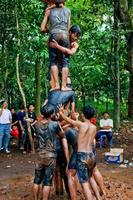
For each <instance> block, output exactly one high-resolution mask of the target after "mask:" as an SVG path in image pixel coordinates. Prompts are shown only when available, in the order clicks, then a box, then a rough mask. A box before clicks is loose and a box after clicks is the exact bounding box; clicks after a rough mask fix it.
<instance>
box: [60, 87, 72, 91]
mask: <svg viewBox="0 0 133 200" xmlns="http://www.w3.org/2000/svg"><path fill="white" fill-rule="evenodd" d="M61 90H62V91H71V90H72V88H70V87H62V88H61Z"/></svg>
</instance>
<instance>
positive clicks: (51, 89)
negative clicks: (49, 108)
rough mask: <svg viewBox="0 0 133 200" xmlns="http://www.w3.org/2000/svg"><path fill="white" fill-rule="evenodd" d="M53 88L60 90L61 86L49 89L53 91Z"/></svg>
mask: <svg viewBox="0 0 133 200" xmlns="http://www.w3.org/2000/svg"><path fill="white" fill-rule="evenodd" d="M53 90H60V87H55V88H51V89H50V90H49V91H50V92H51V91H53Z"/></svg>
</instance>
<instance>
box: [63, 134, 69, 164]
mask: <svg viewBox="0 0 133 200" xmlns="http://www.w3.org/2000/svg"><path fill="white" fill-rule="evenodd" d="M62 145H63V150H64V153H65V157H66V160H67V163H69V150H68V143H67V139H66V138H65V137H64V138H63V139H62Z"/></svg>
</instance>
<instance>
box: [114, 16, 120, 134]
mask: <svg viewBox="0 0 133 200" xmlns="http://www.w3.org/2000/svg"><path fill="white" fill-rule="evenodd" d="M114 32H115V34H114V128H115V129H117V130H118V129H119V128H120V66H119V27H118V19H117V16H116V14H115V12H114Z"/></svg>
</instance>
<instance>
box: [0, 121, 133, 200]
mask: <svg viewBox="0 0 133 200" xmlns="http://www.w3.org/2000/svg"><path fill="white" fill-rule="evenodd" d="M132 125H133V124H132V123H131V124H127V122H125V123H123V126H122V129H121V130H120V133H119V134H117V133H114V145H115V147H121V148H124V159H125V160H128V161H129V162H133V148H132V144H133V132H132ZM11 150H12V153H11V154H10V155H5V154H4V153H1V154H0V200H33V193H32V186H33V175H34V167H35V164H34V163H35V159H36V155H32V154H27V155H23V154H22V152H21V151H19V150H17V148H16V146H11ZM108 150H109V149H108V148H102V149H100V148H97V160H98V168H99V169H100V171H101V173H102V175H103V177H104V182H105V188H106V193H107V195H106V198H104V199H107V200H109V199H110V200H133V167H131V166H129V165H127V166H126V165H124V166H123V167H120V165H118V164H108V163H106V162H105V161H104V152H106V151H108ZM77 185H78V188H77V189H78V199H79V200H82V199H84V197H83V194H82V190H81V188H80V186H79V184H78V183H77ZM50 199H54V200H57V199H58V200H59V199H68V197H67V195H64V196H56V195H55V192H54V188H52V192H51V196H50ZM102 199H103V198H102Z"/></svg>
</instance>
